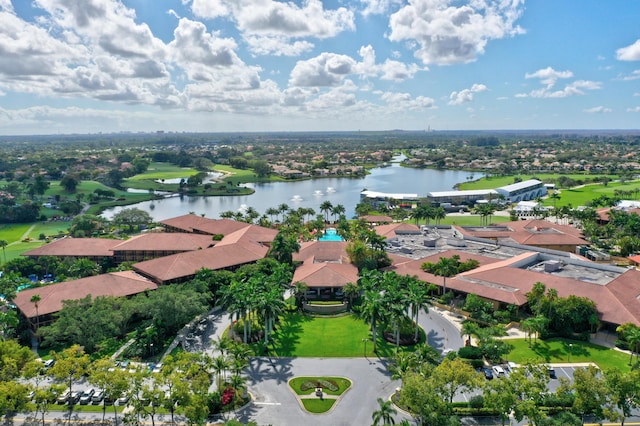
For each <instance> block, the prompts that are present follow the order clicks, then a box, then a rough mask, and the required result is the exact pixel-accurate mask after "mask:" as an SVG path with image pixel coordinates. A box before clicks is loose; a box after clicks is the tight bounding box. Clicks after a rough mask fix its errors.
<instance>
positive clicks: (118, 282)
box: [14, 271, 158, 318]
mask: <svg viewBox="0 0 640 426" xmlns="http://www.w3.org/2000/svg"><path fill="white" fill-rule="evenodd" d="M157 288H158V286H157V285H156V284H155V283H153V282H151V281H150V280H148V279H146V278H144V277H143V276H141V275H139V274H136V273H135V272H133V271H123V272H112V273H109V274H103V275H96V276H93V277H87V278H81V279H79V280H73V281H66V282H63V283H58V284H50V285H47V286H44V287H38V288H32V289H28V290H23V291H21V292H19V293H18V294H17V296H16V298H15V299H14V303H15V305H16V306H17V307H18V309H20V311H21V312H22V313H23V314H24V316H26V317H27V318H34V317H35V316H36V307H35V305H34V304H33V303H32V302H31V297H33V296H34V295H36V294H37V295H39V296H40V299H41V300H40V302H38V315H47V314H52V313H54V312H58V311H60V310H61V309H62V302H63V301H64V300H78V299H82V298H84V297H87V296H88V295H91V297H92V298H96V297H99V296H114V297H122V296H131V295H134V294H137V293H142V292H143V291H147V290H155V289H157Z"/></svg>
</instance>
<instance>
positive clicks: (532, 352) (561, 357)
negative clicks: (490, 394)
mask: <svg viewBox="0 0 640 426" xmlns="http://www.w3.org/2000/svg"><path fill="white" fill-rule="evenodd" d="M507 342H508V343H510V344H511V345H513V346H514V349H513V350H512V351H511V352H510V353H509V355H507V358H508V359H509V361H513V362H516V363H523V362H526V361H534V362H535V361H542V362H549V363H566V362H569V360H570V361H571V362H572V363H573V362H594V363H596V364H597V365H598V367H600V368H601V369H603V370H606V369H614V368H615V369H618V370H621V371H629V370H630V369H631V367H630V366H629V354H626V353H624V352H620V351H617V350H615V349H609V348H606V347H604V346H599V345H594V344H593V343H588V342H581V341H576V340H568V339H560V338H553V339H547V340H540V339H538V341H537V342H535V343H532V346H531V348H530V347H529V340H528V339H509V340H507ZM569 345H572V346H569Z"/></svg>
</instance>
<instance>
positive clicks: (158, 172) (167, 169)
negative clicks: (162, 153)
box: [128, 163, 199, 181]
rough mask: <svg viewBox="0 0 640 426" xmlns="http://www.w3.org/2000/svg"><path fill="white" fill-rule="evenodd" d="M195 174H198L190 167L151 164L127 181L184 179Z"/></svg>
mask: <svg viewBox="0 0 640 426" xmlns="http://www.w3.org/2000/svg"><path fill="white" fill-rule="evenodd" d="M197 173H199V172H198V170H196V169H193V168H191V167H179V166H176V165H174V164H170V163H151V164H150V165H149V167H148V168H147V171H146V172H144V173H142V174H139V175H135V176H133V177H131V178H129V179H128V180H129V181H136V180H148V179H150V180H156V179H181V178H185V179H186V178H188V177H189V176H193V175H195V174H197Z"/></svg>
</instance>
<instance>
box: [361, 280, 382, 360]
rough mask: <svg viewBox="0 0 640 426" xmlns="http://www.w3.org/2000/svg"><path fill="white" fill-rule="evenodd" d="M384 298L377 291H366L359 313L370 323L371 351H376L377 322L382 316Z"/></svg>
mask: <svg viewBox="0 0 640 426" xmlns="http://www.w3.org/2000/svg"><path fill="white" fill-rule="evenodd" d="M384 313H385V312H384V300H383V298H382V295H381V294H380V293H379V292H378V291H367V292H366V293H365V298H364V301H363V304H362V308H361V311H360V314H361V315H362V317H363V318H364V320H365V321H369V323H370V324H371V335H372V338H373V352H374V353H375V352H376V351H377V346H376V343H377V340H378V330H377V326H378V322H379V321H381V320H382V319H383V318H384V316H385V315H384Z"/></svg>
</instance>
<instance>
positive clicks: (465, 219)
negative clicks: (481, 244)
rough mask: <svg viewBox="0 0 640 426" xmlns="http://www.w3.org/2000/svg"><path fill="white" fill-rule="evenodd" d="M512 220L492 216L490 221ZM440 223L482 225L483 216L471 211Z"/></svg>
mask: <svg viewBox="0 0 640 426" xmlns="http://www.w3.org/2000/svg"><path fill="white" fill-rule="evenodd" d="M510 220H511V219H510V218H509V216H491V221H490V223H502V222H509V221H510ZM411 223H415V222H411ZM440 225H459V226H481V225H482V217H481V216H479V215H474V214H470V213H469V214H467V213H465V214H464V215H462V216H447V217H445V218H444V219H442V220H441V221H440Z"/></svg>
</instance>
